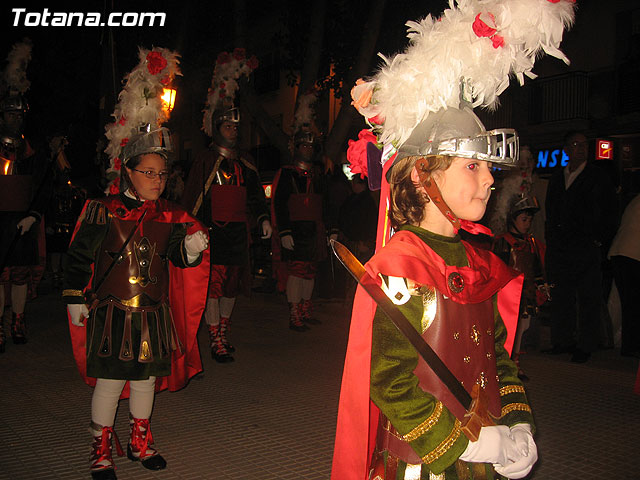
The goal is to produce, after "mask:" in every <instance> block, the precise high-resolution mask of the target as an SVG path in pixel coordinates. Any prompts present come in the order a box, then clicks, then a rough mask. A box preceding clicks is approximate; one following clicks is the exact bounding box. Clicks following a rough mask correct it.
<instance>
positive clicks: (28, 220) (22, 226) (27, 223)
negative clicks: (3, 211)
mask: <svg viewBox="0 0 640 480" xmlns="http://www.w3.org/2000/svg"><path fill="white" fill-rule="evenodd" d="M34 223H36V217H34V216H32V215H29V216H28V217H24V218H23V219H22V220H20V221H19V222H18V225H17V227H18V230H20V235H24V234H25V233H27V232H28V231H29V230H30V229H31V227H32V226H33V224H34Z"/></svg>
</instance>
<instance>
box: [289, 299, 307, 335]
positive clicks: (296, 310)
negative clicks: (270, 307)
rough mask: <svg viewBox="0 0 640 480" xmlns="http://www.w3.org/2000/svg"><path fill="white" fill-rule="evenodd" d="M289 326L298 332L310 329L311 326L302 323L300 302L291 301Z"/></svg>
mask: <svg viewBox="0 0 640 480" xmlns="http://www.w3.org/2000/svg"><path fill="white" fill-rule="evenodd" d="M289 328H290V329H291V330H294V331H296V332H306V331H307V330H309V327H307V326H306V325H305V324H304V323H302V316H301V313H300V304H299V303H289Z"/></svg>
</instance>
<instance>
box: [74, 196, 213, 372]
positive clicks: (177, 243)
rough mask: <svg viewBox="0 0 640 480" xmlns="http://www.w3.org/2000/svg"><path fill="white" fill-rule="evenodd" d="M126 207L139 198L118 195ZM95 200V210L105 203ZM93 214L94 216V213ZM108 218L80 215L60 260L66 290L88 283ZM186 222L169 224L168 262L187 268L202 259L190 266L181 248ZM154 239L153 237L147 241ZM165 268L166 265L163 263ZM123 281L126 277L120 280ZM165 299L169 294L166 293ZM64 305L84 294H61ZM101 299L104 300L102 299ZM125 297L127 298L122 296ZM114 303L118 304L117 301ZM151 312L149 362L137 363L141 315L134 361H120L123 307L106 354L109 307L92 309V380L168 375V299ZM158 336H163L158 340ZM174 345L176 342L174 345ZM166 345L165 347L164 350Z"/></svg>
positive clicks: (134, 333)
mask: <svg viewBox="0 0 640 480" xmlns="http://www.w3.org/2000/svg"><path fill="white" fill-rule="evenodd" d="M120 197H121V200H122V201H123V203H124V205H125V207H126V208H127V209H129V210H131V209H133V208H136V207H138V206H140V205H141V203H140V202H137V201H136V200H133V199H131V198H128V197H125V196H124V195H122V194H121V195H120ZM96 203H98V204H99V205H98V208H103V209H106V207H105V206H104V205H103V204H102V203H100V202H96ZM96 216H97V215H96ZM104 218H105V219H106V222H104V223H102V224H98V223H97V222H95V221H94V222H88V221H87V219H86V218H85V219H83V221H82V223H81V224H80V227H79V228H78V231H77V232H76V234H75V237H74V239H73V241H72V243H71V245H70V246H69V250H68V251H67V255H66V258H65V264H64V292H63V294H64V293H66V292H74V291H75V292H79V291H82V290H83V289H84V288H85V287H86V286H87V284H88V283H89V281H90V279H91V276H92V273H93V268H92V265H93V264H94V262H95V260H96V259H97V258H98V253H99V250H100V248H101V245H102V243H103V241H104V239H105V237H106V235H107V232H108V231H109V227H110V225H111V221H112V220H111V216H110V215H108V214H106V212H105V214H104ZM186 232H187V230H186V226H185V225H183V224H181V223H175V224H172V225H171V230H170V238H169V243H168V247H167V258H166V260H167V261H171V262H172V263H173V264H174V265H175V266H177V267H180V268H185V267H188V266H195V265H197V264H199V263H200V261H201V256H200V257H199V258H198V260H197V261H196V262H194V263H193V264H190V265H188V264H187V260H186V251H185V250H184V237H185V235H186ZM150 241H152V242H153V239H150ZM165 268H168V265H166V266H165ZM122 281H123V282H127V281H128V279H127V278H123V279H122ZM166 294H167V295H166V297H168V292H166ZM63 298H64V301H65V302H66V303H84V301H85V299H84V296H80V295H65V296H64V297H63ZM101 300H102V299H101ZM125 300H126V299H125ZM116 303H117V302H116ZM149 307H151V308H150V309H151V310H154V311H153V312H149V313H148V315H147V323H148V329H149V338H150V342H149V346H150V349H151V355H152V358H153V361H151V362H140V361H138V359H139V354H140V344H141V332H142V314H141V313H139V312H135V311H134V312H132V314H131V349H132V352H131V353H132V357H133V359H132V360H121V359H119V354H120V351H121V345H122V339H123V335H124V332H125V310H124V309H125V308H126V307H122V308H113V314H112V319H111V322H112V326H111V339H110V346H109V347H110V352H109V354H107V352H106V350H107V349H106V346H105V345H104V342H103V341H102V340H103V331H104V327H105V321H106V318H107V308H108V306H107V305H104V306H102V307H100V308H97V309H96V310H94V311H92V312H91V315H90V318H89V319H88V320H87V321H86V322H85V325H86V333H87V344H86V345H87V376H89V377H94V378H109V379H121V380H145V379H147V378H149V377H150V376H156V377H161V376H167V375H170V374H171V351H170V349H171V347H172V345H171V329H172V321H171V317H170V312H169V305H168V303H166V302H165V303H162V304H156V305H149ZM159 339H163V340H164V341H162V340H159ZM173 346H174V347H175V345H173ZM167 347H168V348H167Z"/></svg>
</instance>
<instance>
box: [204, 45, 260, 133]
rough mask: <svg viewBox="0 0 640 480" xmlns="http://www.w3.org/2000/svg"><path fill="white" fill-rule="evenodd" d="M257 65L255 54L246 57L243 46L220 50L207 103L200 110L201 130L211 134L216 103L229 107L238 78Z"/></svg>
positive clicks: (247, 73) (248, 72) (246, 74)
mask: <svg viewBox="0 0 640 480" xmlns="http://www.w3.org/2000/svg"><path fill="white" fill-rule="evenodd" d="M257 67H258V59H257V58H256V57H255V55H252V56H251V57H249V58H247V55H246V51H245V49H244V48H236V49H234V50H233V53H229V52H221V53H220V54H218V58H217V59H216V65H215V67H214V68H213V77H211V86H210V87H209V90H208V92H207V103H206V105H205V107H204V110H202V112H203V113H204V115H203V117H202V130H204V132H205V133H206V134H207V135H208V136H210V137H211V136H212V134H213V132H212V131H211V117H212V116H213V112H214V111H215V110H216V108H217V107H218V105H220V104H225V105H227V106H229V108H231V107H232V106H233V101H234V99H235V96H236V92H237V91H238V88H240V86H239V85H238V79H239V78H240V77H241V76H242V75H245V76H247V77H248V76H249V75H250V74H251V72H253V71H254V70H255V69H256V68H257Z"/></svg>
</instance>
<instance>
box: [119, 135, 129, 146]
mask: <svg viewBox="0 0 640 480" xmlns="http://www.w3.org/2000/svg"><path fill="white" fill-rule="evenodd" d="M127 143H129V139H128V138H126V137H125V138H123V139H122V140H121V141H120V146H121V147H124V146H125V145H126V144H127Z"/></svg>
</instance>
